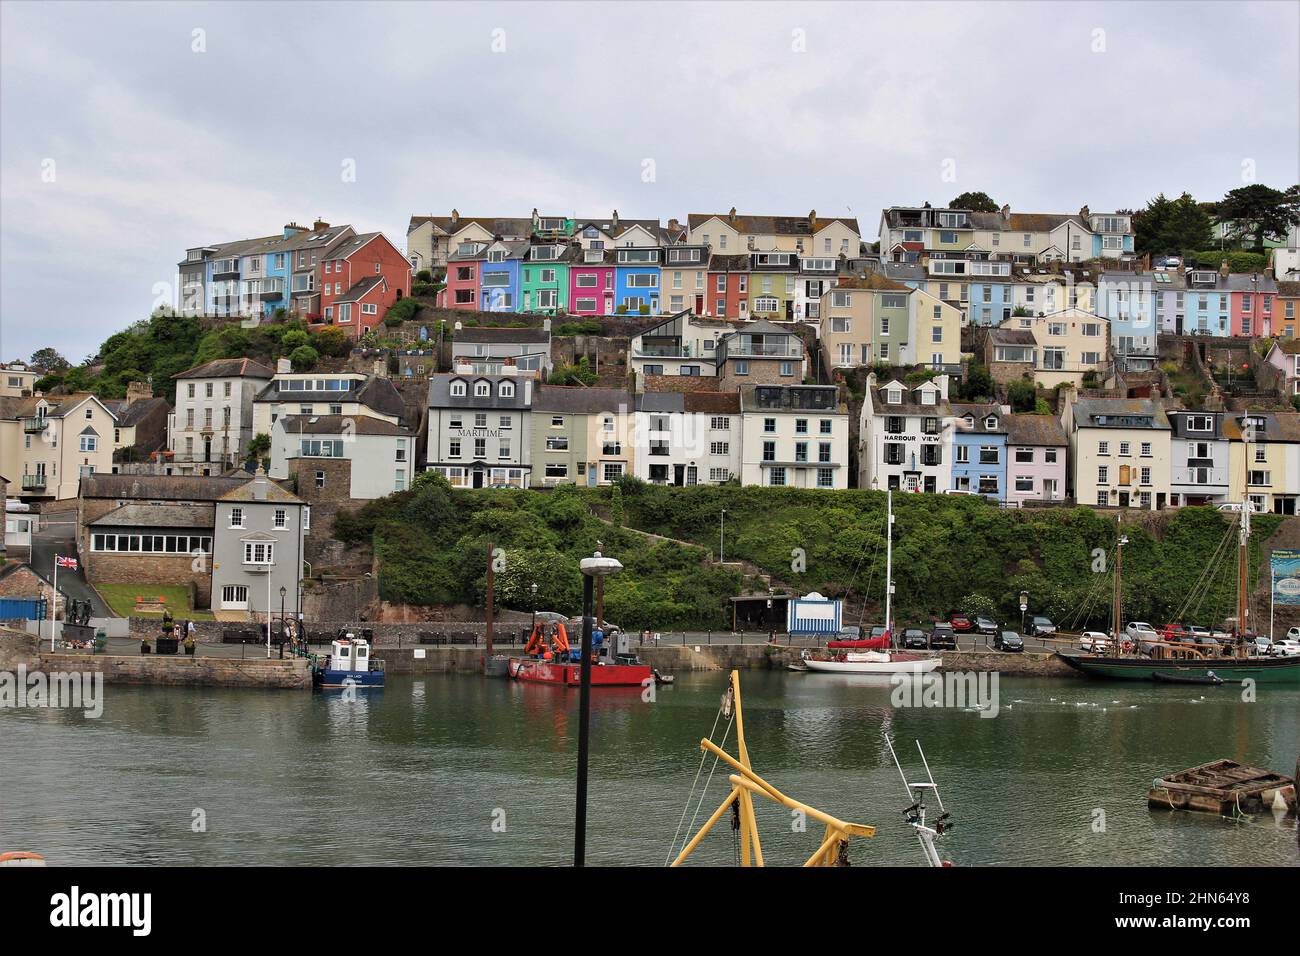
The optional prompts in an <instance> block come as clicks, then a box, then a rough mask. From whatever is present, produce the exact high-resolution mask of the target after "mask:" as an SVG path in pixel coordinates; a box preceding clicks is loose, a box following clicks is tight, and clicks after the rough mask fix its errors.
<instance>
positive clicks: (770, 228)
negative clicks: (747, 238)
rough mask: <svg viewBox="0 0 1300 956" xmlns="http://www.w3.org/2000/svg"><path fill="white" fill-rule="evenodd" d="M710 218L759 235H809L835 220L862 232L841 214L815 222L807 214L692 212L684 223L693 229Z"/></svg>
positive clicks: (852, 220)
mask: <svg viewBox="0 0 1300 956" xmlns="http://www.w3.org/2000/svg"><path fill="white" fill-rule="evenodd" d="M710 219H719V220H721V221H722V222H724V223H726V224H727V225H728V226H730V227H731V228H732V229H735V230H736V231H737V232H743V233H747V234H749V235H759V236H772V235H775V236H810V235H813V234H814V233H816V232H819V231H820V230H822V229H824V228H825V227H826V226H829V225H830V224H831V223H835V222H841V223H843V224H844V225H846V226H848V227H849V228H850V229H852V230H853V231H854V233H856V234H858V235H861V234H862V233H861V230H859V229H858V221H857V220H856V219H851V218H844V217H841V216H827V217H826V218H822V217H821V216H818V217H817V219H816V222H813V221H812V220H811V219H809V217H807V216H739V215H738V216H735V217H734V218H733V217H732V216H731V214H730V213H725V212H720V213H711V212H693V213H691V214H690V215H689V216H687V217H686V223H687V225H688V226H689V228H691V229H695V228H697V227H699V226H702V225H704V223H706V222H708V221H709V220H710Z"/></svg>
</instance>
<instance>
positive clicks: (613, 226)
mask: <svg viewBox="0 0 1300 956" xmlns="http://www.w3.org/2000/svg"><path fill="white" fill-rule="evenodd" d="M609 223H610V225H609V227H610V228H611V229H617V228H618V210H617V209H615V210H614V215H612V216H610V217H609Z"/></svg>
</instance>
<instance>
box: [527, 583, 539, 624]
mask: <svg viewBox="0 0 1300 956" xmlns="http://www.w3.org/2000/svg"><path fill="white" fill-rule="evenodd" d="M528 590H530V591H532V592H533V626H532V630H530V631H529V632H528V635H529V637H531V636H532V633H533V631H535V630H537V584H536V583H533V584H532V585H530V586H529V588H528Z"/></svg>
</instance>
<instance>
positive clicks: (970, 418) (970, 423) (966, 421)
mask: <svg viewBox="0 0 1300 956" xmlns="http://www.w3.org/2000/svg"><path fill="white" fill-rule="evenodd" d="M961 421H962V424H963V425H965V426H966V427H967V428H974V427H975V416H974V415H965V416H963V417H962V420H961Z"/></svg>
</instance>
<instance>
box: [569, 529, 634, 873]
mask: <svg viewBox="0 0 1300 956" xmlns="http://www.w3.org/2000/svg"><path fill="white" fill-rule="evenodd" d="M578 566H579V567H580V568H581V569H582V668H581V670H582V683H581V687H582V690H581V696H580V697H579V699H578V805H577V809H576V812H575V813H574V821H573V823H574V826H573V865H574V866H583V865H584V864H585V861H586V855H587V749H588V742H589V739H590V730H591V613H592V601H593V600H594V591H595V582H596V578H603V577H608V576H609V575H611V574H618V572H620V571H622V570H623V565H622V564H620V563H619V562H618V560H617V559H615V558H606V557H604V556H602V555H601V553H600V552H599V551H597V552H596V553H595V554H593V555H592V556H591V557H589V558H583V559H582V561H580V562H579V564H578Z"/></svg>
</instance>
